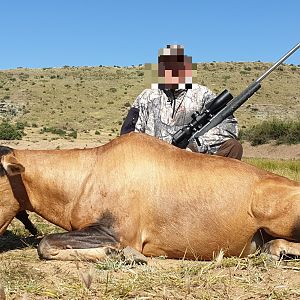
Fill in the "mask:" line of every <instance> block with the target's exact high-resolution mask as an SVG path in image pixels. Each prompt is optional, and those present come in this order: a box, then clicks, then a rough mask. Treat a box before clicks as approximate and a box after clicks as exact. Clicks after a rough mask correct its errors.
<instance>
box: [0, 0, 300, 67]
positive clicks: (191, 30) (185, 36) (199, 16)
mask: <svg viewBox="0 0 300 300" xmlns="http://www.w3.org/2000/svg"><path fill="white" fill-rule="evenodd" d="M299 42H300V1H299V0H285V1H282V0H208V1H206V0H194V1H184V0H181V1H179V0H173V1H168V0H165V1H164V0H153V1H146V0H144V1H143V0H139V1H135V0H132V1H131V0H119V1H117V0H110V1H109V0H107V1H101V0H2V1H1V5H0V69H2V70H3V69H14V68H17V67H24V68H25V67H27V68H44V67H63V66H66V65H67V66H99V65H104V66H114V65H118V66H131V65H139V64H144V63H156V62H157V54H158V49H159V48H162V47H165V46H166V45H167V44H180V45H183V46H184V47H185V54H187V55H189V56H192V57H193V62H198V63H200V62H212V61H217V62H239V61H243V62H252V61H262V62H275V61H277V60H278V59H279V58H280V57H281V56H283V55H284V54H285V53H286V52H288V51H289V50H290V49H291V48H292V47H294V46H295V45H296V44H298V43H299ZM286 63H288V64H295V65H300V50H298V51H297V52H296V53H295V54H294V55H293V56H292V57H290V58H289V59H288V60H287V61H286Z"/></svg>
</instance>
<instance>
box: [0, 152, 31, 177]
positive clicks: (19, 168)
mask: <svg viewBox="0 0 300 300" xmlns="http://www.w3.org/2000/svg"><path fill="white" fill-rule="evenodd" d="M1 163H2V166H3V168H4V169H5V171H6V173H7V175H9V176H14V175H18V174H21V173H23V172H24V171H25V168H24V166H23V165H22V164H20V163H19V162H18V160H17V159H16V158H15V157H14V155H13V154H12V153H10V154H7V155H3V156H2V157H1Z"/></svg>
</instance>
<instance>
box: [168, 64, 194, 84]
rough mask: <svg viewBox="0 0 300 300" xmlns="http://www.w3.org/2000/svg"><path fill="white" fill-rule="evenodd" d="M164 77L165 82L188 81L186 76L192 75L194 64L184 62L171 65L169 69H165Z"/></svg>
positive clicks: (177, 82)
mask: <svg viewBox="0 0 300 300" xmlns="http://www.w3.org/2000/svg"><path fill="white" fill-rule="evenodd" d="M163 77H164V79H165V80H164V83H165V84H179V83H186V78H187V77H192V64H191V63H184V64H183V65H181V66H176V65H174V66H173V67H169V69H165V70H164V74H163Z"/></svg>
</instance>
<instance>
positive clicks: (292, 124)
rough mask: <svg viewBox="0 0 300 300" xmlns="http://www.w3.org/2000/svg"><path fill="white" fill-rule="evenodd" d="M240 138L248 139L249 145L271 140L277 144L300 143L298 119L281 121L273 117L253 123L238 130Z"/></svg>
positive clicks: (299, 123) (299, 122)
mask: <svg viewBox="0 0 300 300" xmlns="http://www.w3.org/2000/svg"><path fill="white" fill-rule="evenodd" d="M240 137H241V139H242V140H248V141H249V142H251V145H253V146H256V145H262V144H266V143H268V142H270V141H272V140H275V141H276V143H277V144H298V143H300V121H282V120H278V119H273V120H271V121H264V122H262V123H261V124H257V125H254V126H252V127H250V128H248V129H242V130H241V132H240Z"/></svg>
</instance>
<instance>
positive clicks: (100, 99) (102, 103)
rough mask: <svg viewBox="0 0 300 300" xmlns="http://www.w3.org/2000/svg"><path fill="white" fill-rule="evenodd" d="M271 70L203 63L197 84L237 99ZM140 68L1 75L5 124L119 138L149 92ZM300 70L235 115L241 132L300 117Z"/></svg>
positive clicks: (275, 78)
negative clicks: (271, 121) (126, 120)
mask: <svg viewBox="0 0 300 300" xmlns="http://www.w3.org/2000/svg"><path fill="white" fill-rule="evenodd" d="M270 66H271V64H267V63H261V62H251V63H239V62H230V63H216V62H212V63H201V64H198V78H197V80H194V81H195V82H197V83H200V84H203V85H206V86H207V87H209V88H210V89H211V90H213V91H214V92H215V93H217V94H218V93H220V92H222V91H223V90H224V89H225V88H226V89H228V90H229V91H230V92H231V93H232V94H233V95H234V96H236V95H238V94H239V93H240V92H241V91H242V90H243V89H245V88H246V87H247V86H248V85H249V84H250V82H251V81H253V80H254V79H256V78H257V77H259V76H260V75H261V74H262V73H263V72H264V71H265V70H267V68H268V67H270ZM143 74H144V71H143V67H142V66H138V67H118V66H115V67H105V66H99V67H69V66H65V67H63V68H43V69H25V68H18V69H14V70H5V71H0V119H7V120H9V121H11V122H17V121H18V122H22V123H25V124H26V126H27V127H30V128H32V130H27V134H29V135H30V133H31V132H36V130H40V128H42V127H55V128H61V129H65V130H71V129H74V130H76V131H78V132H79V133H80V132H85V133H87V132H90V133H92V134H95V133H96V134H100V135H101V134H106V135H107V134H109V135H110V136H112V137H114V136H116V135H118V134H119V130H120V126H121V124H122V121H123V118H124V117H125V116H126V114H127V111H128V109H129V107H130V105H131V103H132V102H133V101H134V99H135V98H136V96H137V95H138V94H139V93H140V92H141V91H142V90H143V89H144V87H145V86H144V77H143ZM299 86H300V66H294V65H282V66H280V67H279V69H278V70H276V71H274V72H273V73H272V74H270V76H269V77H267V78H266V79H265V80H264V81H263V83H262V88H261V89H260V90H259V91H258V93H257V94H256V95H254V96H253V97H252V98H251V99H250V100H249V101H248V102H246V103H245V104H244V105H243V106H242V107H241V108H240V109H239V110H238V111H237V112H236V113H235V115H236V117H237V118H238V120H239V124H240V127H243V128H247V127H249V126H250V125H252V124H256V123H259V122H261V121H262V120H268V119H272V118H274V117H276V118H281V119H289V120H295V119H299V117H300V89H299Z"/></svg>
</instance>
